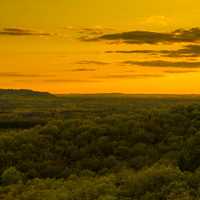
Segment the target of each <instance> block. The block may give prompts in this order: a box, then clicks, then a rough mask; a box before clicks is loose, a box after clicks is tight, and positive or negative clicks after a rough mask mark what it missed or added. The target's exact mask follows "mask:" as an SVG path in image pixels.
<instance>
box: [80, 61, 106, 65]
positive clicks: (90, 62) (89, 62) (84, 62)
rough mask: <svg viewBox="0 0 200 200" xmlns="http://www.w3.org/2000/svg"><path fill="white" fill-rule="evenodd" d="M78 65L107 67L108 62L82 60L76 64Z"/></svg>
mask: <svg viewBox="0 0 200 200" xmlns="http://www.w3.org/2000/svg"><path fill="white" fill-rule="evenodd" d="M76 64H78V65H109V64H110V63H108V62H103V61H96V60H82V61H79V62H76Z"/></svg>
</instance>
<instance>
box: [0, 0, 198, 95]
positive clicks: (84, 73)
mask: <svg viewBox="0 0 200 200" xmlns="http://www.w3.org/2000/svg"><path fill="white" fill-rule="evenodd" d="M199 8H200V2H199V1H198V0H193V1H192V3H191V1H190V2H189V1H188V0H168V1H167V2H164V1H160V0H151V1H149V0H140V1H139V0H135V1H132V0H123V1H121V0H118V1H116V0H109V1H106V0H101V1H94V0H67V1H66V0H59V1H54V0H43V1H40V0H34V1H33V0H20V3H19V1H18V0H2V1H1V6H0V21H1V24H0V44H1V45H0V88H26V89H33V90H41V91H49V92H54V93H105V92H106V93H107V92H121V93H161V94H165V93H168V94H169V93H173V94H183V93H187V94H190V93H193V94H194V93H198V94H199V93H200V82H199V81H198V80H200V59H199V57H200V56H199V55H200V28H198V27H200V24H198V23H199V17H200V12H199ZM188 11H189V15H188Z"/></svg>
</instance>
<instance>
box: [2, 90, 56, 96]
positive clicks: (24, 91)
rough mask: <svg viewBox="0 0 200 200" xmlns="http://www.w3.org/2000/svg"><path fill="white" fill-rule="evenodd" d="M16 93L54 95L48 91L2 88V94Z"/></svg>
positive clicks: (19, 94)
mask: <svg viewBox="0 0 200 200" xmlns="http://www.w3.org/2000/svg"><path fill="white" fill-rule="evenodd" d="M5 95H15V96H24V97H54V95H53V94H50V93H48V92H38V91H33V90H28V89H0V96H5Z"/></svg>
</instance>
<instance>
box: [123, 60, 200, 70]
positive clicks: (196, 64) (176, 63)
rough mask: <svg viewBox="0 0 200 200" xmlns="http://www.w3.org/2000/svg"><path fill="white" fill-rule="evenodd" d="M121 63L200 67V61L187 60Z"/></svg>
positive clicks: (128, 63)
mask: <svg viewBox="0 0 200 200" xmlns="http://www.w3.org/2000/svg"><path fill="white" fill-rule="evenodd" d="M122 64H127V65H134V66H141V67H177V68H200V62H189V61H165V60H151V61H124V62H122Z"/></svg>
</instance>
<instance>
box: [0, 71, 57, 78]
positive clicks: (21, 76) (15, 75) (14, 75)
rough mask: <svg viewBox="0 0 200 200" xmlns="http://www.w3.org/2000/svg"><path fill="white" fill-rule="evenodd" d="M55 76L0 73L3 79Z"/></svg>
mask: <svg viewBox="0 0 200 200" xmlns="http://www.w3.org/2000/svg"><path fill="white" fill-rule="evenodd" d="M52 76H53V75H41V74H24V73H18V72H0V77H1V78H9V77H10V78H41V77H52Z"/></svg>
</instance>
